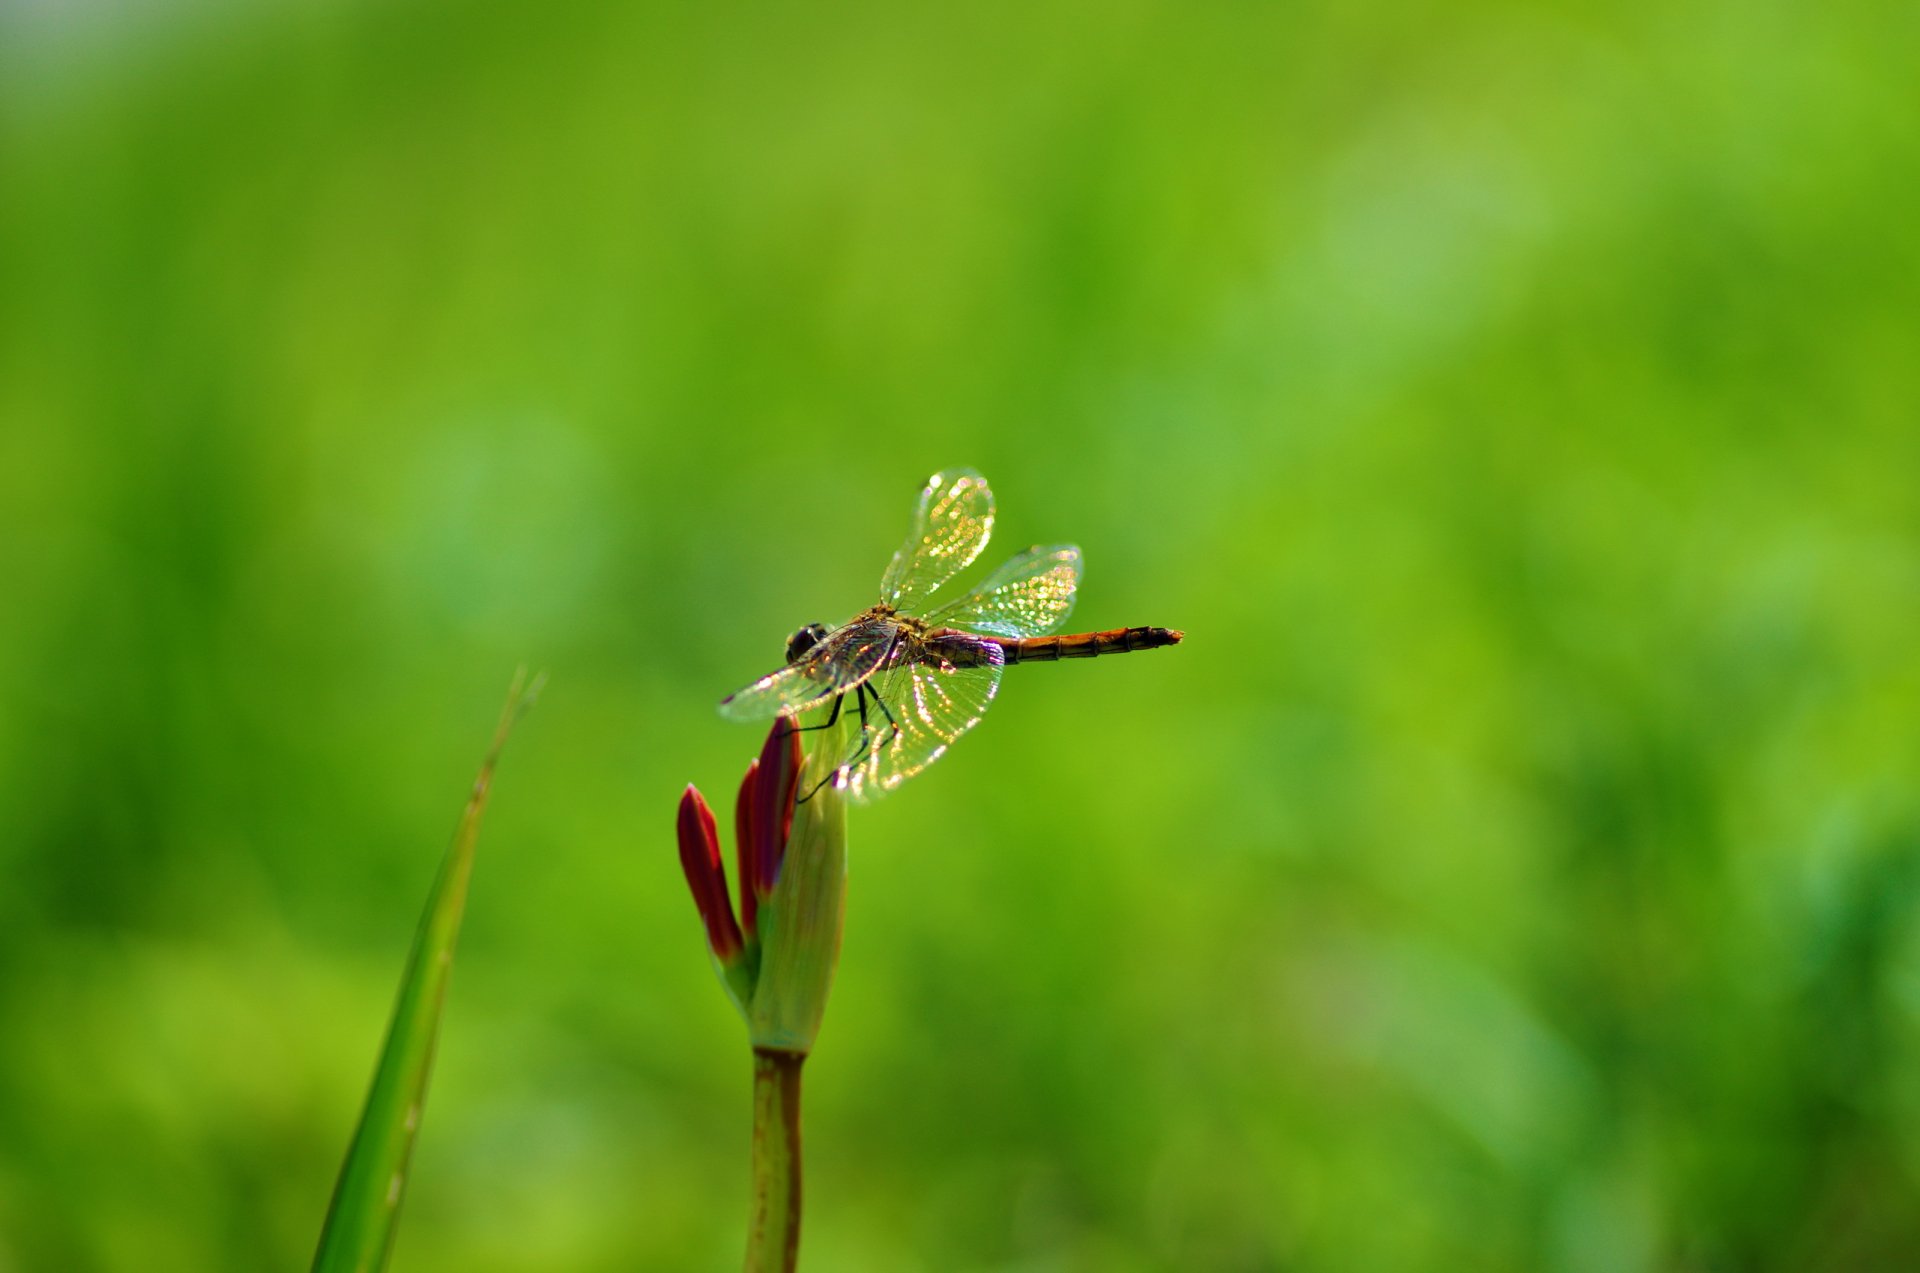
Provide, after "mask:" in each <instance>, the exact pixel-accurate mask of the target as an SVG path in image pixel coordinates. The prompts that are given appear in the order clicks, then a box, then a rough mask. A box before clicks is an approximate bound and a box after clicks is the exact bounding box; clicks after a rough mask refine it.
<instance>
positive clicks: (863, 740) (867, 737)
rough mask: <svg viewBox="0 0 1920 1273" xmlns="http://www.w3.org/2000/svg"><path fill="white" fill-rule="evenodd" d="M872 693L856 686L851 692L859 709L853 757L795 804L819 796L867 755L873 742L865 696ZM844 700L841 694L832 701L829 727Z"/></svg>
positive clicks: (834, 769) (811, 726)
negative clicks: (821, 790)
mask: <svg viewBox="0 0 1920 1273" xmlns="http://www.w3.org/2000/svg"><path fill="white" fill-rule="evenodd" d="M872 693H873V691H872V690H870V689H868V688H867V687H866V686H865V685H856V686H855V687H854V690H853V696H854V697H853V701H854V705H855V706H857V707H858V708H859V709H860V745H859V746H858V747H857V748H855V749H854V752H853V755H851V756H849V757H847V759H845V760H843V761H841V762H840V763H839V764H837V765H835V766H834V767H833V769H832V770H831V771H830V772H829V773H828V774H827V776H826V777H824V778H822V779H821V780H820V781H819V782H816V783H814V784H813V790H812V791H809V792H807V794H806V795H804V796H801V797H800V799H799V801H798V802H797V803H799V804H805V803H806V802H807V801H809V800H811V799H813V798H814V796H816V795H817V794H819V791H820V788H822V787H824V786H826V785H827V784H828V783H830V782H832V781H833V780H834V779H835V778H838V777H839V776H840V775H841V774H842V773H843V772H844V771H846V770H848V769H851V768H853V767H854V766H855V765H857V764H859V763H860V760H861V758H862V757H864V756H865V755H866V754H867V747H868V745H869V744H870V743H871V742H872V741H873V731H872V727H871V726H869V725H868V724H867V695H869V694H872ZM846 698H847V696H846V695H845V694H842V695H840V696H839V697H838V698H836V699H834V700H833V716H832V718H831V719H829V720H828V721H827V725H831V724H833V723H834V721H837V720H839V719H840V705H841V704H842V703H844V702H845V701H846ZM874 701H875V702H878V701H879V696H878V695H877V694H876V695H874ZM827 725H807V726H804V727H803V728H806V729H825V728H826V727H827ZM793 732H795V733H799V732H800V729H799V728H796V729H795V730H794V731H793Z"/></svg>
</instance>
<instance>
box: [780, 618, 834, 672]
mask: <svg viewBox="0 0 1920 1273" xmlns="http://www.w3.org/2000/svg"><path fill="white" fill-rule="evenodd" d="M826 639H827V625H826V624H824V623H809V624H808V625H807V626H806V627H804V628H801V629H800V630H799V631H798V632H796V633H794V634H793V635H792V636H790V637H788V638H787V662H789V663H798V662H799V661H800V660H801V659H804V658H805V657H807V652H808V651H809V650H811V649H813V647H814V646H816V645H819V644H820V643H821V642H822V641H824V640H826Z"/></svg>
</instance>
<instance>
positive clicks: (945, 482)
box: [880, 469, 993, 613]
mask: <svg viewBox="0 0 1920 1273" xmlns="http://www.w3.org/2000/svg"><path fill="white" fill-rule="evenodd" d="M992 534H993V492H992V491H991V490H990V489H988V487H987V479H986V478H984V477H981V476H980V475H979V474H978V473H976V472H974V471H973V470H972V469H942V470H941V471H940V472H938V473H935V474H934V475H933V476H932V477H930V478H928V479H927V484H926V486H924V487H922V488H921V491H920V502H919V504H917V505H916V506H915V507H914V510H913V529H912V530H910V531H908V532H907V542H906V543H904V544H902V545H900V551H899V552H897V553H895V554H894V555H893V561H892V562H891V563H890V564H889V565H888V566H887V573H886V575H885V576H884V577H883V578H882V579H881V580H880V599H881V600H882V601H884V602H885V603H887V604H888V605H890V606H892V607H894V608H895V609H897V610H905V611H907V612H909V613H918V611H919V610H920V603H921V602H922V601H924V600H926V599H927V598H928V597H930V596H932V595H933V593H934V590H935V589H937V588H938V587H939V586H940V585H941V584H943V583H945V582H946V581H947V580H949V579H951V578H953V577H954V576H955V575H957V574H959V573H960V572H961V571H962V570H965V569H966V568H967V567H968V566H970V565H972V564H973V559H974V558H976V557H978V556H979V555H980V552H981V550H982V549H984V548H985V547H986V546H987V538H988V537H989V536H990V535H992Z"/></svg>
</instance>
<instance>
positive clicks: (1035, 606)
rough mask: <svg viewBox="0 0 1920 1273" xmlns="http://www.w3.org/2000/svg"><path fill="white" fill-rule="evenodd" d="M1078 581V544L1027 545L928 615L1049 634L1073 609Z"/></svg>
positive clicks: (1000, 630)
mask: <svg viewBox="0 0 1920 1273" xmlns="http://www.w3.org/2000/svg"><path fill="white" fill-rule="evenodd" d="M1079 586H1080V550H1079V549H1078V548H1077V547H1075V546H1074V545H1072V544H1048V545H1045V546H1044V547H1039V548H1029V549H1027V551H1025V552H1023V553H1021V554H1020V555H1019V556H1017V557H1015V558H1014V559H1013V560H1011V561H1009V562H1008V563H1007V564H1006V565H1004V566H1002V567H1000V569H998V570H996V571H994V572H993V574H992V575H990V576H988V578H987V580H986V582H985V583H983V584H981V585H980V586H979V587H978V588H975V589H974V590H973V591H972V592H971V593H969V594H968V595H967V596H964V597H962V598H960V599H959V600H958V601H954V602H951V603H949V604H947V605H944V606H941V607H940V608H939V609H938V610H935V611H934V612H933V613H932V614H929V615H928V616H927V621H928V622H929V623H936V624H949V625H951V626H953V627H956V628H968V629H971V630H972V631H975V632H989V633H992V634H993V635H994V636H1003V637H1037V636H1045V635H1047V633H1049V632H1058V631H1059V630H1060V628H1061V626H1062V625H1063V624H1065V623H1066V621H1067V616H1068V615H1070V614H1072V613H1073V594H1074V590H1075V589H1076V588H1078V587H1079Z"/></svg>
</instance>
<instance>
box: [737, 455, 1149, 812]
mask: <svg viewBox="0 0 1920 1273" xmlns="http://www.w3.org/2000/svg"><path fill="white" fill-rule="evenodd" d="M993 515H994V509H993V491H992V490H991V489H990V488H989V487H988V486H987V481H986V479H985V478H983V477H981V476H980V475H979V474H978V473H976V472H974V471H973V470H972V469H943V470H942V471H940V472H938V473H935V474H934V475H933V476H932V477H930V478H928V479H927V483H926V485H925V486H924V487H923V488H922V489H921V491H920V499H919V502H918V503H917V504H916V505H915V506H914V511H913V526H912V528H911V529H910V530H909V531H908V532H907V538H906V542H905V543H903V544H902V545H901V546H900V550H899V551H898V552H896V553H894V555H893V560H892V562H891V563H889V564H888V566H887V571H886V574H885V575H884V576H882V577H881V580H880V601H879V604H877V605H875V606H873V607H872V608H871V609H868V610H864V611H862V612H861V613H859V614H857V615H855V616H854V617H853V618H852V619H849V620H848V621H847V622H846V623H843V624H841V625H840V626H839V627H837V628H832V629H829V628H828V627H827V626H826V625H825V624H822V623H809V624H807V625H806V626H805V627H803V628H801V629H799V630H798V631H797V632H795V633H794V634H793V635H792V636H791V637H789V638H787V650H786V656H787V661H786V664H785V666H783V667H780V668H778V669H776V670H774V671H772V672H769V673H767V674H766V675H765V676H763V677H761V678H760V679H759V680H757V681H755V682H753V683H752V684H751V685H748V686H747V687H746V688H744V689H742V690H740V691H738V692H737V693H734V694H730V695H728V696H727V697H726V698H724V699H722V700H721V702H720V714H721V715H722V716H725V717H728V718H730V719H733V720H758V719H765V718H766V717H769V716H773V715H776V714H778V713H781V712H789V713H793V714H795V715H796V716H797V715H798V714H800V713H803V712H808V711H811V710H813V709H815V708H824V707H827V706H828V705H829V704H830V705H831V707H832V714H831V715H830V716H829V717H828V719H827V721H826V723H825V724H822V725H810V726H796V728H805V729H827V728H828V727H830V726H832V725H834V724H837V723H839V721H840V719H841V716H842V713H843V712H853V713H857V714H858V717H859V730H858V732H857V734H853V735H852V736H851V737H850V738H849V739H848V740H847V741H846V743H845V746H844V751H843V753H842V754H841V756H840V760H839V764H838V765H836V766H834V768H833V769H832V770H830V771H828V778H827V779H823V783H824V782H825V781H836V782H837V783H838V785H839V786H840V787H841V788H843V789H844V790H845V791H846V793H847V794H848V795H849V796H851V798H852V799H854V800H855V801H858V802H860V803H866V802H869V801H872V800H874V799H876V798H878V797H879V796H881V795H883V794H885V793H886V792H889V791H892V790H894V789H895V788H896V787H898V786H899V785H900V784H901V783H903V782H905V781H906V780H907V779H909V778H911V777H913V776H914V775H915V774H918V773H920V772H921V771H922V770H924V769H926V767H927V766H929V765H931V764H933V762H934V761H936V760H938V759H940V757H942V756H944V755H946V753H947V749H948V748H949V747H951V746H952V745H953V743H954V742H955V740H957V739H958V738H959V737H960V735H962V734H964V733H966V732H967V731H968V730H970V729H972V728H973V727H974V726H975V725H977V724H979V723H980V718H981V717H982V716H983V715H984V714H985V713H986V710H987V708H988V706H989V705H990V704H991V703H992V702H993V697H994V694H995V693H996V692H998V690H999V688H1000V674H1001V671H1002V670H1003V669H1004V668H1005V667H1006V666H1007V665H1008V664H1012V663H1050V662H1054V661H1056V660H1059V659H1082V658H1093V657H1095V656H1097V655H1102V654H1130V653H1133V652H1135V651H1138V650H1153V649H1159V648H1161V647H1163V646H1169V645H1178V644H1180V642H1181V640H1182V638H1183V637H1184V636H1185V635H1186V634H1185V633H1183V632H1178V631H1175V630H1173V629H1170V628H1113V629H1110V630H1107V631H1104V632H1077V633H1071V634H1067V635H1060V634H1059V632H1060V628H1061V627H1062V626H1064V625H1065V623H1066V621H1067V617H1068V616H1069V615H1070V614H1072V612H1073V599H1074V592H1075V590H1076V589H1077V588H1078V587H1079V585H1080V549H1079V548H1078V547H1076V546H1075V545H1073V544H1047V545H1039V546H1036V547H1033V548H1029V549H1027V550H1026V551H1025V552H1023V553H1020V554H1019V555H1017V556H1016V557H1014V558H1013V559H1012V560H1011V561H1008V562H1007V563H1006V564H1005V565H1003V566H1001V567H1000V568H999V569H998V570H996V571H994V572H993V574H992V575H990V576H988V578H987V579H986V580H985V581H984V582H983V583H981V584H980V586H979V587H977V588H975V589H974V590H973V591H972V592H969V593H967V594H966V595H965V596H962V597H959V598H957V599H955V600H952V601H949V602H947V603H946V604H944V605H940V606H936V607H935V608H933V609H926V608H925V607H926V603H927V601H928V600H929V598H931V597H932V596H933V595H934V593H936V592H938V591H939V590H940V589H941V587H943V586H944V585H945V584H946V583H948V582H949V581H950V580H952V579H953V577H954V576H955V575H957V574H959V573H960V572H961V571H963V570H965V569H966V568H967V567H968V566H970V565H972V564H973V562H974V560H975V559H976V558H977V557H979V556H980V554H981V552H983V551H984V550H985V549H986V546H987V540H988V538H989V537H990V536H991V535H992V533H993ZM829 737H834V735H829ZM815 790H816V791H817V790H818V788H817V787H816V788H815ZM812 794H813V793H812V792H808V793H807V795H808V796H811V795H812ZM803 798H804V797H803Z"/></svg>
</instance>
